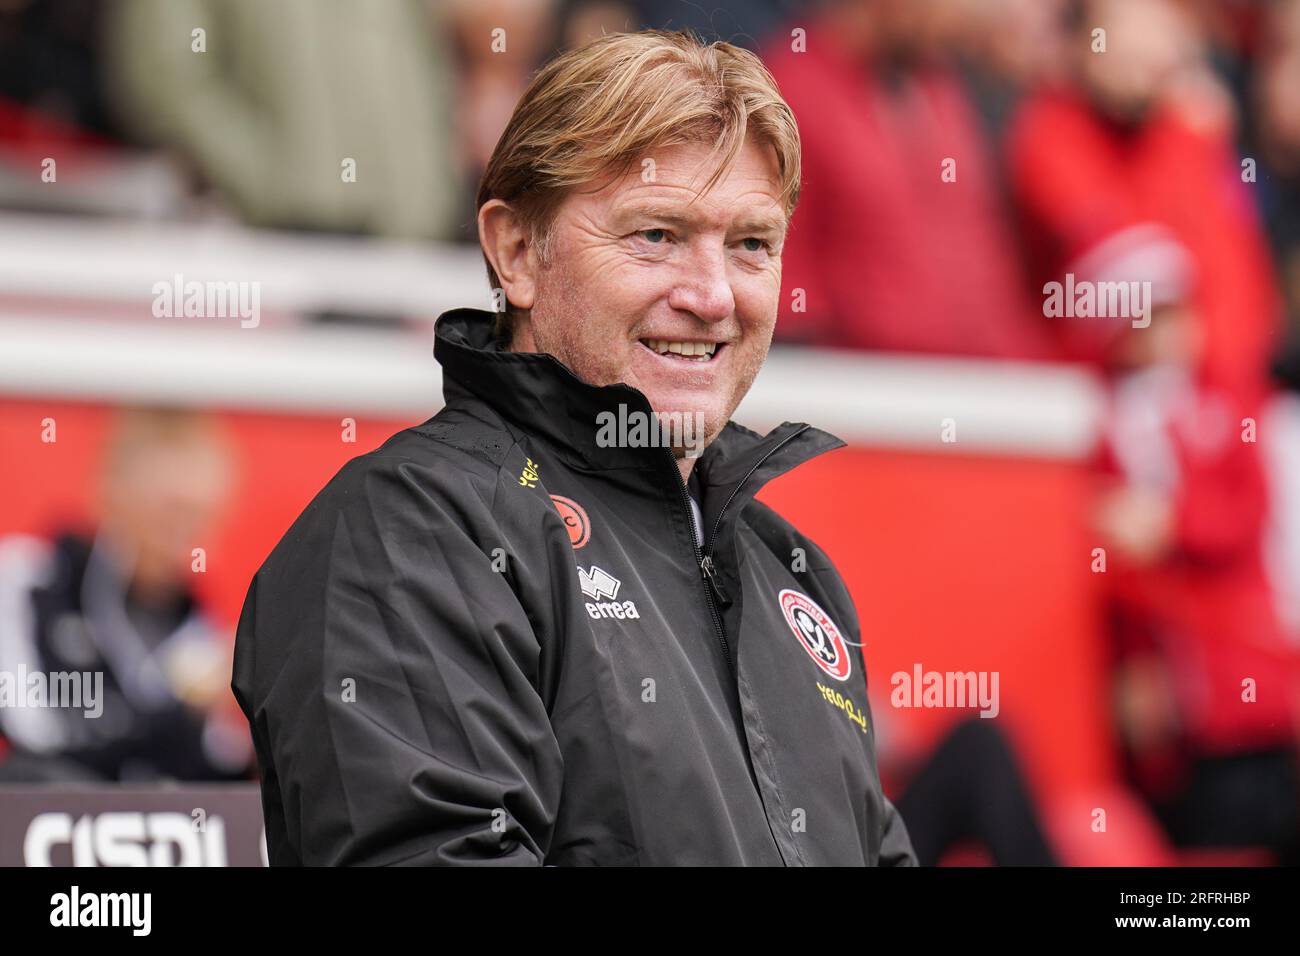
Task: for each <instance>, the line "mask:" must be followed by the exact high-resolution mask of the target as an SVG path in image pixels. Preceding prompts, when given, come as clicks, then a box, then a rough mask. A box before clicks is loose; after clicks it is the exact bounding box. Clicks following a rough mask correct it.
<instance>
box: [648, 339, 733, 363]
mask: <svg viewBox="0 0 1300 956" xmlns="http://www.w3.org/2000/svg"><path fill="white" fill-rule="evenodd" d="M644 341H645V345H646V348H648V349H650V350H651V351H654V352H658V353H659V354H660V355H680V356H681V357H682V358H688V359H690V360H691V361H694V362H707V361H708V360H709V359H711V358H712V357H713V353H714V352H716V351H717V350H718V343H716V342H668V341H665V340H664V339H645V340H644Z"/></svg>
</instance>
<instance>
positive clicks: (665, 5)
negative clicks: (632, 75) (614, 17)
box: [631, 0, 817, 51]
mask: <svg viewBox="0 0 1300 956" xmlns="http://www.w3.org/2000/svg"><path fill="white" fill-rule="evenodd" d="M631 6H632V7H633V8H634V9H635V11H636V15H637V17H638V19H639V20H640V22H641V25H642V26H645V27H652V28H655V29H660V30H692V31H694V32H695V33H696V34H698V35H699V36H700V37H702V38H704V40H706V41H709V42H711V41H713V40H725V41H727V42H728V43H733V44H735V45H736V46H743V47H746V48H748V49H750V50H754V51H757V50H758V48H759V45H760V44H761V43H763V42H764V41H765V40H766V39H767V36H768V34H769V33H771V32H772V31H773V30H774V29H776V28H777V27H779V26H781V25H782V24H784V23H786V21H788V20H790V19H791V18H792V17H794V16H796V15H802V14H803V13H804V11H806V10H810V9H811V8H813V7H815V6H817V2H816V0H709V2H707V3H700V2H698V0H632V2H631Z"/></svg>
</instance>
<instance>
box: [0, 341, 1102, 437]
mask: <svg viewBox="0 0 1300 956" xmlns="http://www.w3.org/2000/svg"><path fill="white" fill-rule="evenodd" d="M204 323H209V324H204ZM217 323H220V324H217ZM0 343H2V345H0V393H8V394H11V395H16V396H19V397H26V398H31V397H39V396H49V397H51V398H64V399H78V400H89V401H107V402H114V403H117V402H169V403H179V404H196V405H205V406H213V407H219V408H232V409H246V410H257V411H288V412H300V413H316V414H322V413H339V414H345V415H346V414H352V415H384V416H394V417H404V418H423V417H425V416H427V415H431V414H433V412H434V411H436V410H437V409H438V408H439V407H441V404H442V376H441V370H440V369H439V367H438V365H437V363H436V362H435V361H434V359H433V356H432V335H431V334H430V335H429V336H428V337H427V338H422V337H421V335H420V334H419V333H417V332H411V331H388V330H376V329H367V328H364V327H363V328H347V327H335V326H324V327H312V328H303V327H287V328H286V327H275V326H272V325H262V326H259V327H257V328H250V329H241V328H239V326H238V320H237V319H229V320H179V319H150V320H147V321H141V322H128V323H121V322H107V321H87V320H85V319H63V318H51V317H12V318H3V317H0ZM1100 394H1101V393H1100V388H1099V387H1098V385H1097V383H1096V382H1095V381H1094V380H1093V379H1092V378H1091V377H1090V376H1088V375H1086V374H1085V373H1083V372H1082V371H1080V370H1078V369H1073V368H1069V367H1063V366H1052V365H1030V364H1024V363H1013V362H991V361H971V360H955V359H930V358H914V357H901V356H881V355H859V354H855V353H847V352H831V351H821V350H812V349H795V348H779V347H778V348H776V349H774V350H773V352H772V355H771V356H770V358H769V360H768V364H767V366H766V367H765V368H764V370H763V372H762V373H761V374H760V375H759V377H758V381H757V383H756V384H755V387H754V388H753V390H752V391H751V392H750V393H749V395H748V396H746V398H745V401H744V402H743V403H742V404H741V407H740V408H739V410H738V411H737V413H736V418H737V420H738V421H741V422H743V423H745V424H747V425H750V426H751V427H754V428H758V429H762V430H766V429H767V428H769V427H771V426H772V425H775V424H777V423H779V422H781V421H785V420H792V421H806V422H810V423H812V424H814V425H817V426H819V427H821V428H825V429H826V430H828V431H830V432H833V433H835V434H837V435H839V436H841V437H842V438H844V439H845V440H847V441H851V442H853V443H855V444H865V445H880V446H886V447H901V448H913V449H921V450H927V451H934V452H952V453H958V454H999V455H1016V456H1027V457H1034V458H1077V457H1079V456H1081V455H1083V454H1085V453H1086V452H1087V451H1088V450H1089V448H1090V447H1091V445H1092V442H1093V437H1094V435H1095V432H1096V422H1097V416H1098V411H1099V408H1100ZM948 419H951V422H952V430H953V432H954V433H955V436H956V441H955V442H945V441H944V440H943V436H944V428H945V424H946V421H945V420H948Z"/></svg>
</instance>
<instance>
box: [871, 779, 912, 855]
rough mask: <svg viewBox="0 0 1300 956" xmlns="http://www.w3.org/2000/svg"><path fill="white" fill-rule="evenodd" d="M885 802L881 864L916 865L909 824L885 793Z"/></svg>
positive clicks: (882, 795) (883, 796) (883, 798)
mask: <svg viewBox="0 0 1300 956" xmlns="http://www.w3.org/2000/svg"><path fill="white" fill-rule="evenodd" d="M880 797H881V799H882V800H883V801H884V802H885V825H884V827H883V828H882V829H883V835H882V836H881V839H880V861H879V863H880V866H916V865H917V861H916V853H915V851H913V849H912V838H911V837H909V836H908V835H907V826H906V825H905V824H904V823H903V816H902V814H900V813H899V812H898V808H897V807H895V806H894V804H893V803H892V802H891V801H890V799H889V798H888V797H886V796H885V795H884V794H883V793H881V795H880Z"/></svg>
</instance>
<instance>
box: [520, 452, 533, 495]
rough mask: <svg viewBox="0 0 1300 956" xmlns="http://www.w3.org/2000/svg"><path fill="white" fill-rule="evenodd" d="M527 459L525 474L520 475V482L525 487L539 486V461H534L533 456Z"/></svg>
mask: <svg viewBox="0 0 1300 956" xmlns="http://www.w3.org/2000/svg"><path fill="white" fill-rule="evenodd" d="M526 461H527V463H526V464H525V465H524V471H523V474H521V475H520V476H519V484H520V485H522V486H523V487H524V488H536V487H537V462H535V461H533V460H532V459H531V458H529V459H527V460H526Z"/></svg>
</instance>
